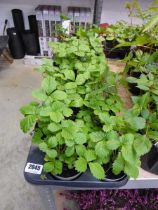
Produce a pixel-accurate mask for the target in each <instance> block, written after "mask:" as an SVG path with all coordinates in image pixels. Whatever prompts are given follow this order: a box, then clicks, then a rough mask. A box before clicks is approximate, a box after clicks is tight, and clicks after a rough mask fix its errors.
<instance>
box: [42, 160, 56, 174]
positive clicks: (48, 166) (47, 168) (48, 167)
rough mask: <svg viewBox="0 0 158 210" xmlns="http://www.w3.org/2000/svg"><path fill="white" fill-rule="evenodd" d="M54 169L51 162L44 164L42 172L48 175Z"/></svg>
mask: <svg viewBox="0 0 158 210" xmlns="http://www.w3.org/2000/svg"><path fill="white" fill-rule="evenodd" d="M53 169H54V163H53V162H48V163H45V164H44V165H43V170H44V171H45V172H46V173H49V172H52V171H53Z"/></svg>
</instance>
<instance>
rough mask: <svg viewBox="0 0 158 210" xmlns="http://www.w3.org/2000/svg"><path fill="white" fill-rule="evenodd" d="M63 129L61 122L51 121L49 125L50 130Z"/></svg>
mask: <svg viewBox="0 0 158 210" xmlns="http://www.w3.org/2000/svg"><path fill="white" fill-rule="evenodd" d="M60 129H61V126H60V124H56V123H50V124H49V125H48V130H49V131H51V132H53V133H54V132H57V131H59V130H60Z"/></svg>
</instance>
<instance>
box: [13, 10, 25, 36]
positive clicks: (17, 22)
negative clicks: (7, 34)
mask: <svg viewBox="0 0 158 210" xmlns="http://www.w3.org/2000/svg"><path fill="white" fill-rule="evenodd" d="M12 16H13V22H14V26H15V28H16V30H17V31H18V32H20V33H21V32H23V31H24V30H25V26H24V18H23V12H22V10H20V9H13V10H12Z"/></svg>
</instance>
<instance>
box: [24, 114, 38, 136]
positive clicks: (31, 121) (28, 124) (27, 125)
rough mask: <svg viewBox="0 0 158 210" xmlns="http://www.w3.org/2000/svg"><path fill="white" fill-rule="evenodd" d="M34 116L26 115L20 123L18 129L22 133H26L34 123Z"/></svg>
mask: <svg viewBox="0 0 158 210" xmlns="http://www.w3.org/2000/svg"><path fill="white" fill-rule="evenodd" d="M36 119H37V118H36V116H34V115H28V116H26V117H25V118H24V119H22V120H21V121H20V128H21V130H22V131H23V132H24V133H27V132H28V131H29V130H30V129H31V128H32V126H33V124H34V123H35V122H36Z"/></svg>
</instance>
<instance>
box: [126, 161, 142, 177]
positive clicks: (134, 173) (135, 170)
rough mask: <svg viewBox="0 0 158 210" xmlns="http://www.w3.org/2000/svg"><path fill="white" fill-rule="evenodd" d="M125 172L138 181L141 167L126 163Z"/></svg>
mask: <svg viewBox="0 0 158 210" xmlns="http://www.w3.org/2000/svg"><path fill="white" fill-rule="evenodd" d="M124 172H125V173H126V174H127V175H128V176H129V177H133V178H134V179H136V178H137V177H138V175H139V167H137V166H136V165H135V164H130V163H126V164H125V167H124Z"/></svg>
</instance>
